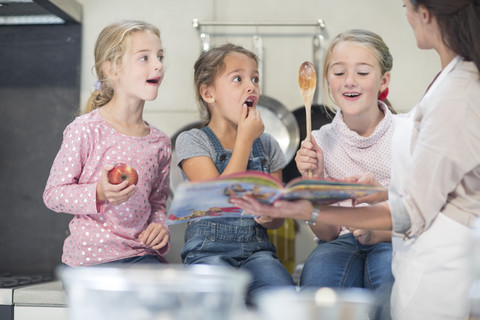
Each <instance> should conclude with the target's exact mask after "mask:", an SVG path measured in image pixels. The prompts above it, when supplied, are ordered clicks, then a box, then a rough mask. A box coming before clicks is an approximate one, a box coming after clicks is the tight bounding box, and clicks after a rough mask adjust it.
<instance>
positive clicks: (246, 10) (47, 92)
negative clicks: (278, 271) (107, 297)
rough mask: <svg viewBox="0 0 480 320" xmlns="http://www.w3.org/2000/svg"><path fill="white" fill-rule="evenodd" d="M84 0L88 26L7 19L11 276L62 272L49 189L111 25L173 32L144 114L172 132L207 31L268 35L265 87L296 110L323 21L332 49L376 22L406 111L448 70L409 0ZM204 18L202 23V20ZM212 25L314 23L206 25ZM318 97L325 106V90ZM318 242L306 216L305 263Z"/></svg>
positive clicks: (5, 158) (181, 120)
mask: <svg viewBox="0 0 480 320" xmlns="http://www.w3.org/2000/svg"><path fill="white" fill-rule="evenodd" d="M72 1H73V0H72ZM43 2H48V1H46V0H44V1H43ZM52 2H54V1H52ZM66 2H67V3H68V2H69V1H66ZM0 4H2V1H1V0H0ZM78 4H80V5H81V7H82V16H81V18H80V19H81V21H80V24H76V23H75V22H73V23H68V24H66V25H58V26H40V25H39V26H10V25H8V26H6V25H0V110H1V112H2V113H1V117H0V137H1V138H0V152H1V157H0V177H1V180H2V181H1V183H0V274H2V273H8V272H10V273H35V272H37V273H38V272H44V273H52V272H53V269H54V267H55V266H56V265H57V264H58V263H60V257H61V251H62V245H63V240H64V238H65V237H66V234H67V233H68V226H67V225H68V222H69V220H70V217H69V216H68V215H66V214H56V213H52V212H51V211H49V210H48V209H46V208H45V206H44V205H43V201H42V193H43V188H44V186H45V183H46V179H47V177H48V173H49V170H50V166H51V163H52V161H53V158H54V157H55V155H56V152H57V151H58V148H59V146H60V143H61V139H62V136H61V135H62V131H63V129H64V128H65V126H66V125H67V124H68V123H69V122H71V120H72V119H73V117H74V116H75V115H76V113H77V112H78V108H79V107H81V106H83V105H84V103H85V102H86V100H87V99H88V97H89V94H90V92H91V91H92V90H93V82H94V81H95V77H94V75H93V73H92V66H93V47H94V43H95V40H96V38H97V36H98V33H99V32H100V30H101V29H102V28H103V27H104V26H106V25H107V24H109V23H111V22H114V21H116V20H119V19H141V20H145V21H148V22H150V23H153V24H155V25H157V26H158V27H159V28H160V30H161V31H162V41H163V45H164V48H165V51H166V61H165V66H164V67H165V69H166V74H165V78H164V80H163V83H162V85H161V86H160V90H159V95H158V98H157V100H156V101H153V102H148V103H147V104H146V108H145V119H146V120H147V121H149V122H150V123H152V124H153V125H155V126H157V127H158V128H160V129H162V130H163V131H164V132H165V133H167V134H168V135H169V136H171V137H172V136H174V135H175V134H176V133H177V132H178V131H179V130H181V129H182V128H184V127H185V126H188V125H190V124H192V123H195V122H196V121H198V114H197V109H196V104H195V101H194V93H193V85H192V82H193V81H192V78H193V64H194V62H195V60H196V58H197V57H198V55H199V53H200V51H201V44H202V43H201V41H200V33H201V32H204V33H207V34H208V35H209V36H210V39H211V44H212V45H215V44H220V43H223V42H225V41H229V42H234V43H238V44H241V45H244V46H245V47H247V48H248V49H251V50H255V46H254V42H253V36H255V35H257V36H261V38H262V40H263V46H262V47H263V60H262V61H263V78H262V82H263V84H262V86H263V94H264V95H267V96H269V97H272V98H274V99H276V100H278V101H279V102H280V103H281V104H282V105H284V106H285V107H286V108H287V109H288V110H290V111H294V110H297V109H299V108H300V107H302V106H303V102H302V100H301V95H300V92H299V89H298V82H297V79H298V68H299V66H300V64H301V63H302V62H303V61H305V60H310V61H312V60H313V46H312V39H313V37H314V36H315V35H316V34H318V32H319V30H320V29H319V27H318V25H316V24H317V21H318V20H319V19H321V20H323V22H324V23H325V27H326V28H325V30H324V33H323V34H324V35H325V36H326V42H325V45H328V42H329V41H328V40H329V39H331V38H332V37H334V36H335V35H336V34H337V33H339V32H342V31H345V30H347V29H351V28H366V29H370V30H372V31H374V32H377V33H379V34H380V35H381V36H382V37H383V38H384V40H385V42H386V43H387V44H388V45H389V47H390V48H391V52H392V55H393V57H394V67H393V71H392V80H391V85H390V94H389V99H390V101H391V102H392V103H393V105H394V106H395V107H396V109H397V110H399V111H401V112H406V111H408V110H409V109H410V108H411V107H412V106H413V105H414V104H415V103H416V101H417V99H418V98H419V97H420V96H421V94H422V93H423V91H424V90H425V88H426V87H427V85H428V83H429V81H430V80H431V79H432V78H433V76H434V75H435V74H436V73H437V72H438V71H439V61H438V60H437V58H436V57H435V56H434V55H433V53H432V52H428V51H420V50H418V49H417V48H416V43H415V38H414V36H413V33H412V31H411V29H410V26H409V25H408V22H407V20H406V17H405V11H404V10H405V9H404V8H402V2H401V1H400V0H362V1H354V0H336V1H328V0H300V1H298V0H297V1H287V0H242V1H232V0H180V1H178V0H139V1H132V0H100V1H99V0H82V1H78ZM195 18H196V19H198V20H199V21H200V25H201V26H200V28H194V27H193V23H192V21H193V20H194V19H195ZM212 21H217V22H238V23H250V22H254V23H266V22H277V23H285V24H289V23H297V22H301V23H306V24H312V26H288V27H286V26H274V27H272V26H268V27H267V26H215V27H213V26H202V22H212ZM315 102H317V103H320V102H321V100H320V98H318V99H317V101H315ZM183 230H184V225H182V224H180V225H175V226H173V227H172V238H171V239H172V247H171V248H172V249H171V252H170V253H169V254H168V256H167V259H168V260H169V261H170V262H173V263H176V262H180V260H179V251H180V249H181V247H182V245H183ZM313 247H314V242H313V235H312V233H311V232H310V230H309V229H308V228H306V227H305V226H304V225H303V224H300V231H299V232H298V234H297V238H296V262H297V263H301V262H303V261H304V260H305V259H306V257H307V256H308V254H309V253H310V251H311V250H312V248H313Z"/></svg>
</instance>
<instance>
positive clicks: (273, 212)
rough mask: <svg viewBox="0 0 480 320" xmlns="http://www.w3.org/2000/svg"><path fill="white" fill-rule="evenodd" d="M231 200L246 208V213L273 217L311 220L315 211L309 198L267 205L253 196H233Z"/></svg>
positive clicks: (236, 204)
mask: <svg viewBox="0 0 480 320" xmlns="http://www.w3.org/2000/svg"><path fill="white" fill-rule="evenodd" d="M230 202H231V203H233V204H234V205H235V206H237V207H240V208H242V209H245V213H246V214H252V215H257V216H262V215H266V216H269V217H271V218H293V219H299V220H309V219H310V217H311V215H312V211H313V205H312V204H311V203H310V201H308V200H297V201H276V202H275V203H274V204H273V205H266V204H262V203H260V202H258V201H257V200H256V199H255V198H253V197H249V196H244V197H241V198H234V197H232V198H230Z"/></svg>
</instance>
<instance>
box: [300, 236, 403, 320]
mask: <svg viewBox="0 0 480 320" xmlns="http://www.w3.org/2000/svg"><path fill="white" fill-rule="evenodd" d="M393 281H394V278H393V275H392V244H391V243H390V242H382V243H378V244H375V245H364V244H361V243H360V242H358V241H357V239H355V237H354V236H353V235H352V234H351V233H349V234H345V235H342V236H340V237H338V238H337V239H335V240H332V241H329V242H324V241H321V242H320V243H319V244H318V246H317V247H316V248H315V249H314V250H313V252H312V253H311V254H310V256H309V257H308V259H307V261H306V262H305V265H304V267H303V270H302V275H301V278H300V285H301V286H302V289H303V288H307V287H331V288H352V287H358V288H365V289H370V290H372V292H373V295H374V299H375V302H376V308H375V315H374V316H373V319H390V318H391V316H390V294H391V290H392V286H393Z"/></svg>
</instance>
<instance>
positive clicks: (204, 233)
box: [181, 127, 294, 303]
mask: <svg viewBox="0 0 480 320" xmlns="http://www.w3.org/2000/svg"><path fill="white" fill-rule="evenodd" d="M201 130H202V131H203V132H204V133H205V134H206V135H207V136H208V138H209V140H210V143H211V145H212V146H213V148H214V153H215V156H214V159H213V161H214V163H215V166H216V167H217V170H218V172H219V173H220V174H221V173H222V172H223V170H225V168H226V166H227V164H228V162H229V161H230V158H231V156H232V153H231V152H229V151H226V150H225V149H224V148H223V146H222V144H221V143H220V141H219V140H218V138H217V136H216V135H215V134H214V133H213V131H212V130H211V129H210V128H209V127H204V128H202V129H201ZM252 155H253V156H252ZM247 170H259V171H264V172H267V171H268V166H267V159H266V157H265V153H264V151H263V146H262V143H261V141H260V138H258V139H257V140H255V142H254V144H253V147H252V153H251V154H250V159H249V160H248V165H247ZM181 257H182V261H183V263H184V264H212V265H229V266H233V267H236V268H242V269H245V270H247V271H249V272H250V274H251V275H252V279H253V280H252V282H251V284H250V287H249V289H248V297H247V303H251V300H253V297H254V296H255V295H256V294H257V293H259V291H261V290H262V289H269V288H270V289H271V287H274V286H275V287H276V286H292V287H293V286H294V283H293V280H292V277H291V276H290V274H289V272H288V271H287V270H286V269H285V267H284V266H283V265H282V263H281V262H280V260H279V259H278V258H277V256H276V249H275V246H274V245H273V244H272V243H271V242H270V240H269V238H268V234H267V229H265V228H264V227H263V226H261V225H260V224H258V223H257V222H255V220H254V219H253V218H251V217H241V218H214V219H204V220H199V221H194V222H189V223H188V225H187V229H186V230H185V245H184V247H183V249H182V252H181Z"/></svg>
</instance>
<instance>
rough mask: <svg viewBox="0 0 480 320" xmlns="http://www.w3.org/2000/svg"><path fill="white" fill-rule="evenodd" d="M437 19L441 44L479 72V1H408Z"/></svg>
mask: <svg viewBox="0 0 480 320" xmlns="http://www.w3.org/2000/svg"><path fill="white" fill-rule="evenodd" d="M410 1H411V3H412V5H413V7H414V9H415V10H417V8H418V6H419V5H423V6H424V7H425V8H427V9H428V11H430V12H431V13H432V14H433V15H434V16H435V18H436V19H437V22H438V25H439V27H440V32H441V33H442V37H443V42H444V43H445V44H446V45H447V46H448V47H449V48H450V49H452V50H453V51H455V52H456V53H457V54H458V55H460V56H462V57H463V58H464V59H465V60H467V61H473V62H474V63H475V65H476V66H477V69H478V70H479V71H480V32H479V31H480V0H410Z"/></svg>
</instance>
